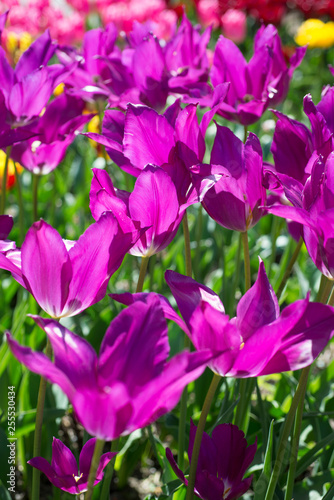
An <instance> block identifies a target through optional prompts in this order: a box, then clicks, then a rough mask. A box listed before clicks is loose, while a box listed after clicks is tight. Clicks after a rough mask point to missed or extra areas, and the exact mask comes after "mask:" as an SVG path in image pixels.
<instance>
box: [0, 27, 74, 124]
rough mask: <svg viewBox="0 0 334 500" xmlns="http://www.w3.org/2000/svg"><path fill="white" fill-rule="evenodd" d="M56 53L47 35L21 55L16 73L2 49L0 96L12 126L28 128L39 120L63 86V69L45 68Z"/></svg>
mask: <svg viewBox="0 0 334 500" xmlns="http://www.w3.org/2000/svg"><path fill="white" fill-rule="evenodd" d="M55 50H56V45H55V44H54V43H53V42H52V40H51V38H50V34H49V32H48V31H46V32H45V33H44V34H43V35H41V36H40V37H39V38H37V40H35V41H34V42H33V43H32V44H31V46H30V47H29V48H28V49H27V50H26V51H25V52H24V53H23V54H22V55H21V57H20V59H19V61H18V63H17V65H16V67H15V70H14V69H12V68H11V66H10V65H9V63H8V61H7V59H6V54H5V51H4V49H3V48H2V47H0V82H1V83H0V95H1V96H2V97H3V99H4V103H5V107H6V115H5V121H6V122H7V123H9V124H10V125H12V126H18V125H23V124H27V123H29V122H30V121H31V120H32V119H34V118H36V117H37V116H38V115H39V114H40V113H41V111H42V110H43V108H44V106H45V105H46V104H47V102H48V100H49V98H50V96H51V94H52V92H53V90H54V88H55V87H56V86H57V85H58V84H59V83H60V82H61V80H62V78H63V77H64V74H65V71H64V68H63V67H62V66H61V65H56V64H54V65H51V66H46V65H47V63H48V61H49V60H50V59H51V57H52V56H53V54H54V52H55ZM67 71H70V69H68V70H67Z"/></svg>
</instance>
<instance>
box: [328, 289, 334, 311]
mask: <svg viewBox="0 0 334 500" xmlns="http://www.w3.org/2000/svg"><path fill="white" fill-rule="evenodd" d="M327 304H328V305H329V306H332V307H333V306H334V288H332V292H331V294H330V296H329V299H328V302H327Z"/></svg>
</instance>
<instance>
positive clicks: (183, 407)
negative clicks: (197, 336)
mask: <svg viewBox="0 0 334 500" xmlns="http://www.w3.org/2000/svg"><path fill="white" fill-rule="evenodd" d="M184 347H185V349H189V348H190V340H189V337H188V336H187V335H185V337H184ZM187 407H188V386H186V387H185V388H184V389H183V392H182V396H181V400H180V419H179V431H178V454H177V461H178V464H179V467H180V469H181V470H182V469H183V467H184V451H185V443H186V422H187Z"/></svg>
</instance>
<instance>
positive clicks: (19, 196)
mask: <svg viewBox="0 0 334 500" xmlns="http://www.w3.org/2000/svg"><path fill="white" fill-rule="evenodd" d="M14 169H15V180H16V189H17V199H18V204H19V230H20V245H21V244H22V242H23V240H24V206H23V197H22V189H21V182H20V177H19V173H18V170H17V166H16V162H15V161H14Z"/></svg>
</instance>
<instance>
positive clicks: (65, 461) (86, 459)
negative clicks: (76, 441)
mask: <svg viewBox="0 0 334 500" xmlns="http://www.w3.org/2000/svg"><path fill="white" fill-rule="evenodd" d="M95 442H96V439H95V438H93V439H89V440H88V441H87V442H86V443H85V444H84V446H83V448H82V450H81V453H80V456H79V471H78V464H77V462H76V460H75V457H74V455H73V453H72V452H71V450H70V449H69V448H67V446H65V445H64V443H62V442H61V441H60V439H57V438H55V437H54V438H53V441H52V460H51V465H50V463H49V462H48V461H47V460H46V459H45V458H43V457H34V458H32V459H31V460H28V464H29V465H31V466H32V467H35V469H38V470H40V471H41V472H43V473H44V474H45V475H46V477H47V478H48V479H49V481H50V482H51V483H52V484H53V485H54V486H56V488H59V489H60V490H62V491H67V493H71V494H72V495H78V494H80V493H83V492H84V491H86V490H87V485H88V476H89V470H90V466H91V462H92V458H93V453H94V447H95ZM116 454H117V453H111V452H109V453H104V454H103V455H102V456H101V458H100V461H99V465H98V468H97V471H96V478H95V482H94V486H95V485H96V484H98V483H99V482H100V481H102V478H103V470H104V469H105V467H106V466H107V465H108V463H109V462H110V460H111V459H112V458H113V457H114V456H115V455H116Z"/></svg>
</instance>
